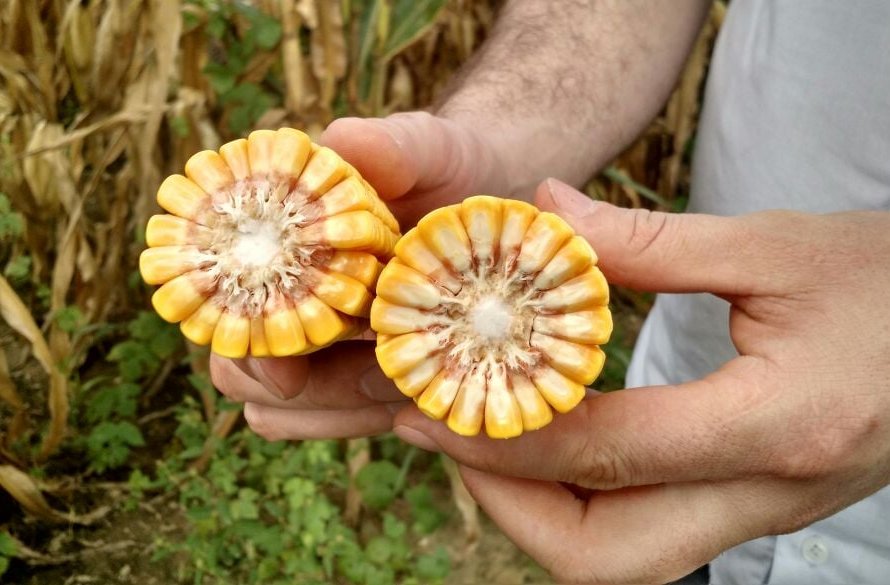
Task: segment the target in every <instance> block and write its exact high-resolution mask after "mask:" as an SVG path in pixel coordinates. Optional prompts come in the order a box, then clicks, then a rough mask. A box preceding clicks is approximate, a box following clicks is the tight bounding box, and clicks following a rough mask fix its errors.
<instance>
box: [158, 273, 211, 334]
mask: <svg viewBox="0 0 890 585" xmlns="http://www.w3.org/2000/svg"><path fill="white" fill-rule="evenodd" d="M210 280H211V279H210V278H209V277H208V276H207V275H206V274H205V273H202V272H200V271H197V270H193V271H192V272H187V273H185V274H181V275H179V276H177V277H176V278H174V279H172V280H169V281H167V282H165V283H164V284H163V285H162V286H161V288H159V289H158V290H156V291H155V293H154V294H153V295H152V296H151V304H152V306H154V309H155V311H157V313H158V315H160V316H161V317H162V318H163V319H164V320H165V321H169V322H170V323H178V322H179V321H182V320H183V319H185V318H186V317H188V316H190V315H191V314H192V313H194V312H195V311H196V310H197V309H198V307H200V306H201V305H202V304H203V303H204V300H205V299H207V298H209V297H210V293H209V290H210V287H211V285H212V283H211V282H210Z"/></svg>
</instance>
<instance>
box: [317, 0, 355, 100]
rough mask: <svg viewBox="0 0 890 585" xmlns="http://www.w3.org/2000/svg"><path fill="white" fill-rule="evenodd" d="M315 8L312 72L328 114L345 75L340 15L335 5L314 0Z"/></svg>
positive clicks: (337, 4) (344, 48)
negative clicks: (315, 24)
mask: <svg viewBox="0 0 890 585" xmlns="http://www.w3.org/2000/svg"><path fill="white" fill-rule="evenodd" d="M315 6H316V15H317V21H318V26H317V27H315V28H314V29H313V31H312V45H311V57H312V72H313V74H314V75H315V78H316V79H317V80H318V82H319V86H320V94H321V95H320V99H321V105H322V107H324V108H325V109H326V110H327V112H330V111H331V110H332V105H331V102H332V101H333V99H334V95H335V94H336V90H337V81H338V80H339V79H341V78H342V77H343V76H344V75H345V74H346V62H347V55H346V39H345V37H344V36H343V14H342V12H341V11H340V5H339V3H337V2H328V1H326V0H317V1H316V4H315Z"/></svg>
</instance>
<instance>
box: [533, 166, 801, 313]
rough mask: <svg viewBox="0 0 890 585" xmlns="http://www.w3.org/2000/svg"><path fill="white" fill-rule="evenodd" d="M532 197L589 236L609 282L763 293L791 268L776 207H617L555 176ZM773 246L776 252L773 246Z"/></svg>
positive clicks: (655, 288) (785, 219)
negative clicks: (707, 210) (717, 212)
mask: <svg viewBox="0 0 890 585" xmlns="http://www.w3.org/2000/svg"><path fill="white" fill-rule="evenodd" d="M535 203H536V205H537V206H538V207H540V208H541V209H542V210H545V211H553V212H555V213H557V214H559V215H560V216H561V217H563V218H564V219H565V220H566V221H567V222H568V223H569V224H570V225H571V226H572V227H573V228H574V229H575V230H576V231H577V232H578V233H579V234H581V235H582V236H584V238H586V239H587V240H588V241H589V242H590V243H591V245H592V246H593V247H594V249H595V250H596V252H597V254H598V255H599V257H600V265H601V267H602V269H603V272H604V273H605V274H606V276H607V277H608V278H609V280H610V281H611V282H613V283H615V284H620V285H624V286H629V287H632V288H637V289H642V290H648V291H653V292H712V293H716V294H722V295H750V294H770V293H773V292H777V291H781V290H783V288H782V287H781V286H780V285H781V284H782V279H783V275H788V274H792V273H794V272H795V270H794V266H793V265H791V264H790V263H789V253H788V251H789V249H792V250H793V249H794V244H793V241H786V240H785V238H786V237H789V238H790V236H788V235H787V234H789V232H790V231H791V230H789V229H788V228H789V224H788V223H787V222H788V221H791V220H790V218H788V217H786V216H784V215H782V214H769V213H764V214H756V215H750V216H741V217H718V216H712V215H703V214H676V213H661V212H651V211H648V210H646V209H624V208H620V207H615V206H613V205H609V204H607V203H604V202H601V201H593V200H591V199H590V198H588V197H587V196H586V195H584V194H582V193H580V192H578V191H576V190H575V189H573V188H572V187H570V186H569V185H566V184H565V183H562V182H560V181H557V180H556V179H547V180H546V181H544V182H543V183H541V185H539V187H538V190H537V192H536V194H535ZM778 249H782V250H784V253H783V254H777V253H775V252H776V251H777V250H778ZM791 262H796V260H793V259H792V260H791ZM775 263H782V264H783V266H778V267H777V266H772V265H771V264H775Z"/></svg>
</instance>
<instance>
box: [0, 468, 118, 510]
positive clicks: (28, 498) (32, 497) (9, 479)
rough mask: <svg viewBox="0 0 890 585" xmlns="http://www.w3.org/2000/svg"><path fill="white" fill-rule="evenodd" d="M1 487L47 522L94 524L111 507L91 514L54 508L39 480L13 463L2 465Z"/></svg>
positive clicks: (25, 507)
mask: <svg viewBox="0 0 890 585" xmlns="http://www.w3.org/2000/svg"><path fill="white" fill-rule="evenodd" d="M0 487H2V488H3V489H4V490H6V491H7V492H8V493H9V495H10V496H12V497H13V499H14V500H15V501H16V502H18V503H19V505H21V507H22V508H24V509H25V510H26V511H27V512H28V513H30V514H31V515H32V516H35V517H36V518H38V519H40V520H43V521H45V522H53V523H60V524H72V523H73V524H82V525H89V524H93V523H94V522H96V521H97V520H99V519H100V518H102V517H103V516H105V515H106V514H107V513H108V511H109V510H110V508H108V507H100V508H98V509H96V510H94V511H93V512H91V513H89V514H82V515H78V514H73V513H70V512H69V513H67V514H66V513H63V512H59V511H58V510H55V509H53V508H52V507H51V506H50V505H49V503H47V501H46V498H44V497H43V494H42V493H41V491H40V488H39V487H38V486H37V482H35V481H34V479H33V478H32V477H31V476H30V475H28V474H27V473H25V472H24V471H22V470H20V469H18V468H16V467H13V466H12V465H0Z"/></svg>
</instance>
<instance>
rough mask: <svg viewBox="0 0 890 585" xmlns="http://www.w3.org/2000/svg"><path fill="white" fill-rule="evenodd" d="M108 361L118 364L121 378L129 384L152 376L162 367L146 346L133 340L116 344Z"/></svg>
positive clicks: (110, 352)
mask: <svg viewBox="0 0 890 585" xmlns="http://www.w3.org/2000/svg"><path fill="white" fill-rule="evenodd" d="M106 359H107V360H108V361H110V362H116V363H117V367H118V371H119V372H120V374H121V377H122V378H123V379H124V380H126V381H128V382H135V381H136V380H139V379H140V378H142V377H144V376H148V375H150V374H152V373H153V372H154V371H155V370H157V368H158V366H159V365H160V363H159V361H158V358H157V357H155V355H154V353H152V351H151V350H150V349H149V348H148V347H147V346H146V345H145V344H143V343H142V342H140V341H135V340H132V339H128V340H126V341H121V342H120V343H116V344H115V345H114V346H113V347H112V348H111V350H110V351H109V352H108V356H106Z"/></svg>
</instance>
